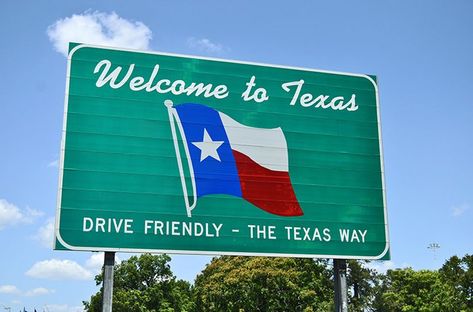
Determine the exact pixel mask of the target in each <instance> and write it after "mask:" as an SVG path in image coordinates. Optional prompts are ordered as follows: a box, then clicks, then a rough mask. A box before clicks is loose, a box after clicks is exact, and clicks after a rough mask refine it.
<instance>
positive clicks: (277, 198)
mask: <svg viewBox="0 0 473 312" xmlns="http://www.w3.org/2000/svg"><path fill="white" fill-rule="evenodd" d="M232 152H233V156H234V157H235V161H236V165H237V170H238V175H239V177H240V185H241V191H242V197H243V198H244V199H245V200H247V201H248V202H250V203H252V204H253V205H255V206H256V207H258V208H260V209H263V210H264V211H267V212H269V213H272V214H276V215H279V216H301V215H303V214H304V213H303V212H302V209H301V207H300V205H299V202H298V201H297V198H296V194H295V193H294V189H293V188H292V183H291V178H290V177H289V173H288V172H286V171H274V170H270V169H267V168H265V167H263V166H261V165H259V164H257V163H256V162H254V161H253V160H252V159H251V158H249V157H248V156H246V155H245V154H242V153H240V152H238V151H235V150H232Z"/></svg>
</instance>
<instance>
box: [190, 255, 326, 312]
mask: <svg viewBox="0 0 473 312" xmlns="http://www.w3.org/2000/svg"><path fill="white" fill-rule="evenodd" d="M330 276H331V272H330V270H328V268H327V265H326V261H314V260H312V259H295V258H268V257H229V256H222V257H218V258H214V259H213V260H212V262H211V263H210V264H209V265H208V266H207V267H206V268H205V269H204V270H203V272H202V274H200V275H198V276H197V279H196V282H195V288H194V302H195V308H196V311H199V312H201V311H239V312H242V311H288V309H289V310H290V311H326V310H329V309H330V305H331V302H332V299H333V290H332V289H333V285H332V282H331V280H330Z"/></svg>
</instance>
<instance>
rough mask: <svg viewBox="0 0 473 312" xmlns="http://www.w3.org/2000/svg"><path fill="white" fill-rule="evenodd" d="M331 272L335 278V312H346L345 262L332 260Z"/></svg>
mask: <svg viewBox="0 0 473 312" xmlns="http://www.w3.org/2000/svg"><path fill="white" fill-rule="evenodd" d="M333 271H334V277H335V279H334V280H335V311H336V312H347V311H348V297H347V261H346V260H345V259H333Z"/></svg>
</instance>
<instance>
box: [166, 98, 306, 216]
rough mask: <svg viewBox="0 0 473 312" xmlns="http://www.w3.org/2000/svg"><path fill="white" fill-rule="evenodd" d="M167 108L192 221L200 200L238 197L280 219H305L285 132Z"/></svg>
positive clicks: (191, 107)
mask: <svg viewBox="0 0 473 312" xmlns="http://www.w3.org/2000/svg"><path fill="white" fill-rule="evenodd" d="M165 105H166V106H167V107H168V112H169V119H170V122H171V130H172V134H173V139H174V146H175V149H176V155H177V158H178V166H179V171H180V175H181V182H182V187H183V191H184V200H185V203H186V208H187V214H188V216H189V217H190V216H191V211H192V210H193V209H194V207H195V206H196V203H197V199H198V198H199V197H202V196H205V195H210V194H228V195H233V196H238V197H241V198H243V199H245V200H246V201H248V202H250V203H252V204H253V205H254V206H256V207H258V208H260V209H263V210H265V211H267V212H269V213H272V214H276V215H280V216H300V215H302V214H303V212H302V210H301V207H300V206H299V203H298V201H297V198H296V195H295V193H294V190H293V187H292V184H291V179H290V177H289V172H288V171H289V166H288V152H287V144H286V139H285V137H284V133H283V132H282V130H281V128H274V129H264V128H253V127H247V126H245V125H242V124H240V123H238V122H237V121H235V120H233V119H232V118H230V117H229V116H228V115H226V114H224V113H221V112H219V111H217V110H215V109H213V108H210V107H207V106H205V105H202V104H193V103H186V104H180V105H175V106H173V104H172V102H171V101H166V102H165ZM175 124H177V128H178V131H179V133H180V136H181V138H182V139H183V141H184V150H185V153H186V157H185V158H186V159H187V161H188V167H189V169H190V171H191V172H190V176H191V181H192V191H193V198H194V200H193V202H192V203H190V202H189V198H188V196H187V186H186V182H185V178H184V174H183V166H182V161H183V157H181V155H180V152H179V147H178V143H177V133H176V127H175Z"/></svg>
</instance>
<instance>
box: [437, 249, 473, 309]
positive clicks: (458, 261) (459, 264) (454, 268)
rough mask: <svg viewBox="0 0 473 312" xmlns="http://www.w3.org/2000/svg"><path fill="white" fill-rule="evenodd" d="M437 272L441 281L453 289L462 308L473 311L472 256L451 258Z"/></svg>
mask: <svg viewBox="0 0 473 312" xmlns="http://www.w3.org/2000/svg"><path fill="white" fill-rule="evenodd" d="M439 272H440V276H441V278H442V280H443V281H444V282H445V283H447V284H448V285H450V286H451V287H453V288H454V289H455V295H456V297H457V298H458V299H459V301H460V302H461V303H460V304H461V306H462V308H463V309H465V310H467V311H473V255H468V254H467V255H465V256H464V257H463V258H459V257H457V256H453V257H451V258H450V259H448V260H447V261H446V262H445V264H444V265H443V266H442V268H441V269H440V270H439Z"/></svg>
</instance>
